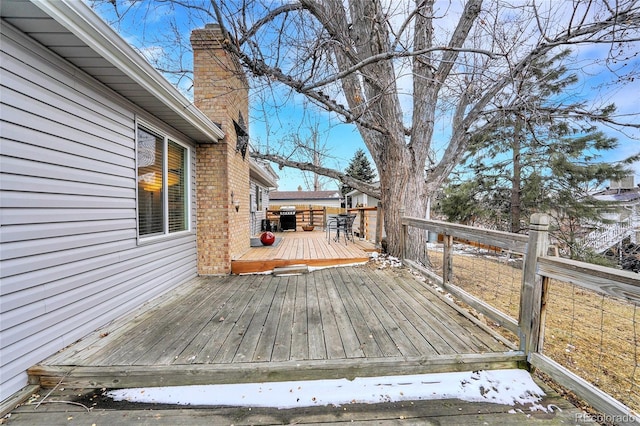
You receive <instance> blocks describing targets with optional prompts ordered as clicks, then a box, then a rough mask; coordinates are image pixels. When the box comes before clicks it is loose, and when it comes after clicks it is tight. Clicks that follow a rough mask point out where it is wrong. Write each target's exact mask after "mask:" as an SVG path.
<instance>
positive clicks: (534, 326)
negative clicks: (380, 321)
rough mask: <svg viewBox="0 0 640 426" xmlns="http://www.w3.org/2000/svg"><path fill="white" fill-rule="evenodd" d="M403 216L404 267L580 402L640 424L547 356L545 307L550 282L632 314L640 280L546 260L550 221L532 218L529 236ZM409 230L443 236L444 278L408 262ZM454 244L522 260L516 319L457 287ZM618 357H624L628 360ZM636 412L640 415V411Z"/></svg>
mask: <svg viewBox="0 0 640 426" xmlns="http://www.w3.org/2000/svg"><path fill="white" fill-rule="evenodd" d="M402 216H403V217H402V221H401V224H402V228H403V229H402V233H401V239H402V242H401V243H402V249H403V250H402V253H403V255H402V257H403V259H402V260H403V262H404V263H406V264H407V265H409V266H411V267H413V268H417V269H419V270H421V271H422V272H424V273H426V274H427V275H429V276H430V277H431V278H432V279H434V280H435V281H436V282H438V284H440V285H441V286H442V287H443V288H444V289H445V290H446V291H448V292H449V293H451V294H452V295H454V296H456V297H457V298H459V299H460V300H462V301H463V302H465V303H467V304H468V305H470V306H471V307H472V308H474V309H475V310H476V311H478V312H480V313H482V314H484V315H485V316H487V317H488V318H490V319H491V320H492V321H494V322H495V323H497V324H499V325H500V326H502V327H504V328H505V329H507V330H509V331H511V332H512V333H514V334H515V335H516V336H517V338H518V339H519V341H520V344H519V347H520V349H521V350H522V351H523V352H524V354H525V355H527V359H528V361H529V363H530V364H531V365H532V366H533V367H536V368H538V369H539V370H540V371H542V372H544V373H546V374H547V375H549V376H550V377H552V378H553V379H555V380H556V381H557V382H558V383H560V384H561V385H564V386H566V387H568V388H570V389H572V390H573V391H574V392H575V393H576V394H577V395H578V396H579V397H581V398H583V399H584V400H585V401H587V402H588V403H589V404H591V405H592V406H593V407H595V408H596V409H598V410H600V411H601V412H603V413H604V414H605V415H607V416H610V418H612V419H616V421H615V423H616V424H627V423H629V424H630V423H637V422H638V421H640V418H638V417H636V416H637V415H636V414H635V413H634V411H633V410H632V409H631V408H629V407H628V406H626V405H624V404H623V403H621V402H620V401H618V400H617V399H615V398H613V397H612V396H611V395H609V394H608V393H606V392H605V391H604V390H602V389H599V388H598V387H597V386H595V385H594V384H592V383H590V382H588V381H587V380H585V379H584V378H582V377H581V376H579V375H578V374H576V373H575V372H572V371H571V370H570V369H568V368H567V367H566V366H564V365H562V364H561V363H559V362H557V361H556V360H554V359H552V358H550V357H548V356H547V355H545V354H543V347H544V336H545V325H546V324H545V321H546V314H547V307H548V304H549V303H554V301H553V300H549V299H548V288H549V283H550V282H551V280H552V279H553V280H556V281H559V282H562V283H569V284H571V285H575V286H577V287H578V288H581V289H584V290H585V291H595V292H597V293H599V294H602V295H604V296H606V297H610V298H615V299H619V300H623V301H625V302H626V303H631V304H633V305H634V307H635V308H634V309H637V307H638V306H640V275H638V274H637V273H633V272H629V271H621V270H617V269H613V268H606V267H602V266H598V265H592V264H588V263H584V262H578V261H574V260H569V259H561V258H557V257H549V256H547V250H548V247H549V242H548V241H549V237H548V228H549V219H548V217H547V216H546V215H543V214H535V215H533V216H532V218H531V221H530V223H531V225H530V229H529V234H528V235H521V234H511V233H507V232H500V231H493V230H486V229H479V228H474V227H471V226H465V225H458V224H452V223H448V222H442V221H435V220H426V219H420V218H413V217H405V216H404V215H402ZM410 228H418V229H422V230H427V231H429V232H434V233H437V234H439V235H440V236H441V238H442V240H443V249H442V272H441V276H439V275H437V274H435V273H434V272H433V271H432V270H430V269H429V268H425V267H423V266H421V265H420V264H418V263H417V262H416V261H413V260H411V259H406V258H404V253H405V251H404V244H405V241H406V239H407V237H408V235H409V234H408V233H409V229H410ZM456 238H457V239H461V240H466V241H469V242H476V243H479V244H483V245H487V246H492V247H497V248H499V249H501V250H503V251H505V252H512V253H517V254H520V255H522V256H523V257H524V264H523V267H522V282H521V285H520V298H519V303H520V306H519V313H518V318H517V319H515V318H513V317H511V316H509V315H507V314H506V313H504V312H502V311H500V310H498V309H496V308H495V307H494V306H491V305H490V304H488V303H486V302H485V301H484V300H481V298H479V297H477V296H474V295H471V294H469V293H468V292H467V291H465V290H464V289H462V288H460V287H459V286H457V285H455V284H454V283H453V277H454V274H456V270H454V266H455V264H454V261H453V258H454V257H455V253H454V251H453V250H452V246H453V242H454V239H456ZM604 296H603V297H604ZM638 322H640V321H638ZM631 324H632V325H631V327H632V328H633V333H632V334H633V336H634V337H633V339H634V342H632V344H633V345H635V353H634V354H633V355H632V358H634V361H633V362H634V365H633V370H634V374H635V371H636V370H640V369H638V358H639V357H640V350H639V349H638V344H639V343H638V341H637V339H636V337H635V336H637V335H638V334H639V333H638V331H639V330H636V327H637V328H640V326H638V325H637V320H636V314H635V310H634V313H633V319H632V320H631ZM601 350H604V348H601ZM620 355H621V356H622V355H625V356H626V354H620ZM627 358H628V357H627ZM633 377H634V376H633V375H632V378H631V381H632V382H633V381H634V378H633ZM631 388H640V386H637V385H635V383H632V384H631ZM633 408H635V409H636V410H638V408H639V407H633Z"/></svg>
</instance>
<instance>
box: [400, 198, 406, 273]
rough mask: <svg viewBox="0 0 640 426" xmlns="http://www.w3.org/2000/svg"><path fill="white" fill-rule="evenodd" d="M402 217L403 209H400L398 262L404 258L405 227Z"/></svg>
mask: <svg viewBox="0 0 640 426" xmlns="http://www.w3.org/2000/svg"><path fill="white" fill-rule="evenodd" d="M403 217H404V207H401V208H400V223H401V229H400V260H401V261H404V258H405V249H406V248H405V244H406V242H407V225H404V224H403V223H402V218H403Z"/></svg>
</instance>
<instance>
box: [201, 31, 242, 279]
mask: <svg viewBox="0 0 640 426" xmlns="http://www.w3.org/2000/svg"><path fill="white" fill-rule="evenodd" d="M220 38H221V33H220V30H219V28H218V27H217V26H207V27H206V28H205V29H200V30H195V31H193V32H192V33H191V44H192V46H193V52H194V53H193V54H194V102H195V105H196V106H197V107H198V108H199V109H200V110H201V111H202V112H204V113H205V114H206V115H207V116H208V117H209V118H211V120H212V121H213V122H215V123H218V124H219V125H220V126H221V128H222V130H223V131H224V133H225V138H224V139H223V140H222V141H220V142H219V143H217V144H200V145H199V146H198V148H197V161H196V185H197V189H196V192H197V205H198V211H197V221H198V224H197V233H198V273H199V274H202V275H207V274H225V273H229V272H231V260H233V259H235V258H238V257H240V256H241V255H242V254H243V253H244V252H246V251H247V250H248V249H249V239H250V237H251V235H250V226H249V225H250V223H249V221H250V216H249V215H250V213H249V188H250V185H249V158H248V155H249V154H248V152H247V157H246V158H245V159H243V158H242V154H241V153H240V152H237V151H236V142H237V141H236V131H235V128H234V125H233V121H234V120H235V121H238V117H239V113H242V116H243V119H244V120H245V124H246V123H247V119H248V115H249V112H248V108H249V104H248V98H249V91H248V83H247V80H246V77H245V75H244V73H243V72H242V69H241V68H240V66H239V65H238V64H237V62H236V61H235V58H233V57H231V56H230V55H229V54H228V53H227V52H225V51H224V50H223V49H222V47H221V45H220ZM247 127H248V126H247ZM232 193H233V201H238V202H239V206H240V207H239V210H238V211H236V209H235V206H234V203H233V202H232V199H231V194H232Z"/></svg>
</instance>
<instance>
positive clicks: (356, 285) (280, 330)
mask: <svg viewBox="0 0 640 426" xmlns="http://www.w3.org/2000/svg"><path fill="white" fill-rule="evenodd" d="M523 362H524V356H523V355H522V353H521V352H518V351H515V350H514V348H513V347H512V346H511V345H510V344H509V343H508V342H506V341H504V340H503V339H502V338H501V337H499V336H498V335H497V334H495V333H494V332H492V331H491V330H490V329H489V328H488V327H486V326H485V325H484V324H482V323H481V322H479V321H478V320H477V319H475V318H473V317H472V316H471V315H469V314H468V313H467V312H466V311H464V310H462V309H461V308H459V307H457V306H456V305H455V304H454V303H453V302H451V301H449V300H448V299H446V298H444V297H442V296H440V295H439V294H438V293H437V292H436V291H435V290H434V289H432V288H431V286H430V285H429V284H426V283H424V282H423V281H421V280H420V279H417V278H415V277H414V276H413V275H412V274H411V273H410V272H409V271H408V270H406V269H404V268H400V269H393V270H391V269H387V270H380V269H377V268H376V267H375V266H374V265H371V264H369V265H362V266H354V267H345V268H328V269H322V270H317V271H315V272H312V273H309V274H305V275H298V276H273V275H243V276H233V275H232V276H224V277H198V278H195V279H193V280H191V281H189V282H187V283H185V284H183V285H182V286H180V287H179V288H177V289H175V290H174V291H172V292H171V293H170V294H166V295H164V296H163V297H162V298H160V299H157V300H155V301H153V303H149V304H147V305H145V306H143V307H142V308H140V309H139V310H138V311H137V312H134V313H132V314H130V315H129V316H126V317H123V318H121V319H120V320H118V321H116V322H114V323H112V324H110V325H108V326H106V327H104V328H102V329H100V330H97V331H95V332H94V333H93V334H91V335H89V336H87V337H86V338H84V339H83V340H81V341H79V342H77V343H75V344H74V345H71V346H70V347H68V348H67V349H65V350H64V351H61V352H60V353H58V354H56V355H54V356H53V357H51V358H49V359H47V360H45V361H44V362H42V363H41V364H40V365H37V366H35V367H33V368H31V369H30V370H29V374H30V376H31V379H32V383H40V384H41V385H42V386H43V387H53V386H55V385H56V384H58V383H59V382H61V381H62V382H63V383H64V384H65V386H66V387H76V388H77V387H87V388H100V387H105V388H114V387H117V388H123V387H140V386H142V387H148V386H160V385H162V386H166V385H194V384H215V383H243V382H263V381H284V380H305V379H329V378H342V377H346V378H353V377H357V376H359V377H365V376H378V375H402V374H419V373H429V372H446V371H470V370H478V369H497V368H517V367H519V366H522V363H523Z"/></svg>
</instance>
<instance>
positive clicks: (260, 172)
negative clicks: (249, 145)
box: [249, 157, 278, 188]
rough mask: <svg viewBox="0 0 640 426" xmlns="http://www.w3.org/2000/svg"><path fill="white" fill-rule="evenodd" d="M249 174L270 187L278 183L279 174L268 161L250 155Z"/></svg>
mask: <svg viewBox="0 0 640 426" xmlns="http://www.w3.org/2000/svg"><path fill="white" fill-rule="evenodd" d="M249 176H250V177H251V179H254V180H255V181H257V182H259V183H260V184H262V185H265V186H266V187H268V188H275V187H277V185H278V175H277V174H276V172H275V171H274V170H273V168H272V167H271V165H270V164H269V163H268V162H266V161H259V160H256V159H255V158H252V157H249Z"/></svg>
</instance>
